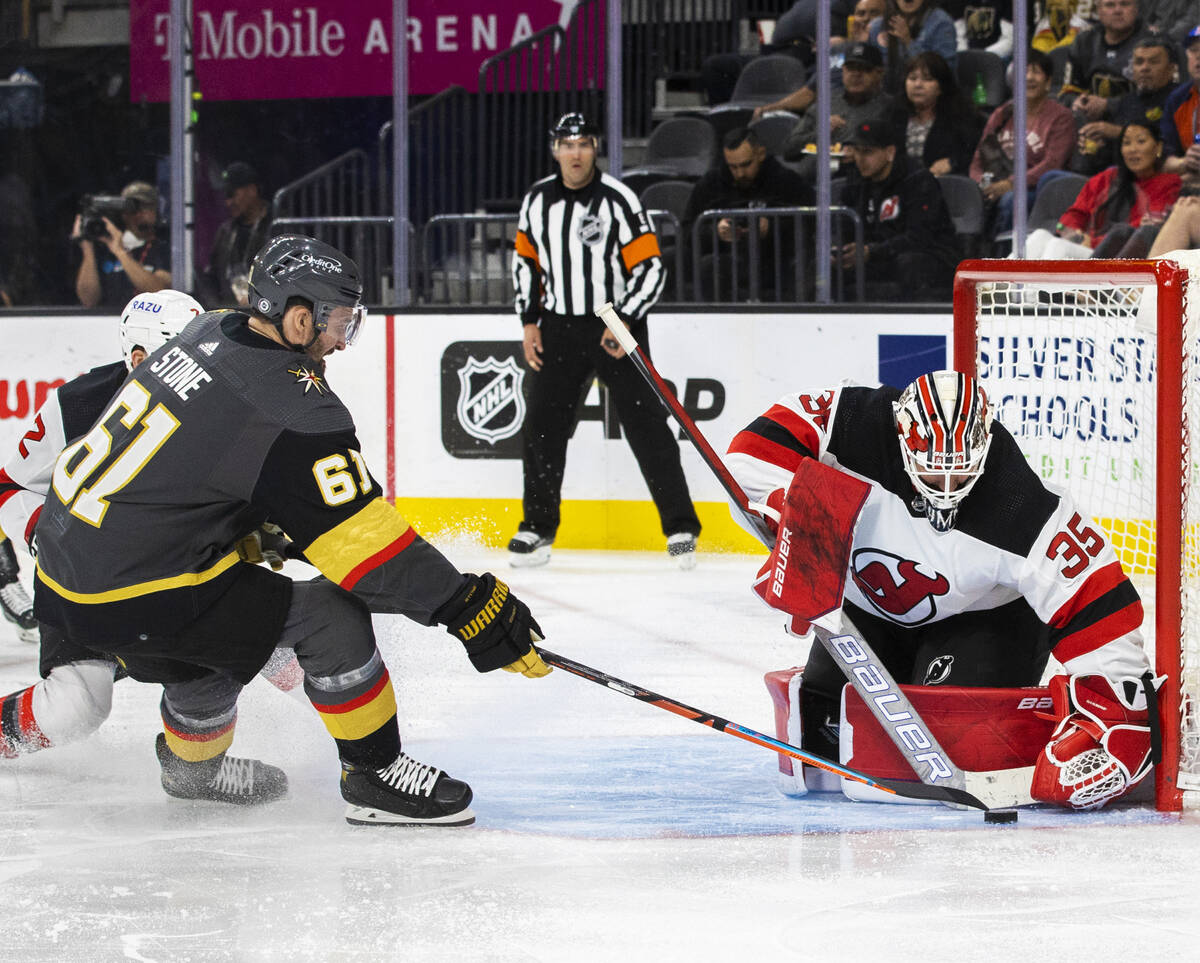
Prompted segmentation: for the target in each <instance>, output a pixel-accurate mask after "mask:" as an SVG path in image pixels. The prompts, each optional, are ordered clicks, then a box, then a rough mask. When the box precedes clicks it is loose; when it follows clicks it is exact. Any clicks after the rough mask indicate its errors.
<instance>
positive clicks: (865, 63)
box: [750, 0, 885, 146]
mask: <svg viewBox="0 0 1200 963" xmlns="http://www.w3.org/2000/svg"><path fill="white" fill-rule="evenodd" d="M884 3H885V0H858V5H857V6H856V7H855V8H854V16H853V17H851V18H850V20H851V22H852V24H860V25H861V24H863V23H868V24H869V23H870V21H871V19H873V17H874V16H877V15H879V14H881V13H882V12H883V9H884ZM851 32H852V33H854V34H856V35H857V34H858V33H859V32H861V31H860V29H859V28H858V27H855V28H853V29H852V31H851ZM847 67H851V69H852V70H857V71H858V72H859V74H860V76H859V77H857V78H855V79H851V78H848V77H847V76H846V68H847ZM873 71H877V73H872V72H873ZM833 73H834V75H835V76H836V77H837V79H838V83H831V84H830V86H829V97H830V109H829V110H830V115H831V116H836V115H842V116H843V119H845V115H844V114H842V112H841V111H840V110H839V109H838V107H839V106H840V104H842V103H844V104H848V105H851V104H852V105H858V104H859V103H861V99H862V97H863V96H864V94H866V93H867V92H869V93H870V94H871V95H872V96H874V95H875V94H878V93H879V92H880V91H881V90H882V89H883V52H882V51H881V50H880V49H879V48H878V47H877V46H876V45H875V44H868V43H867V42H866V40H855V41H853V42H852V43H850V44H849V45H847V46H846V50H845V53H844V55H843V59H842V67H841V70H840V71H838V70H836V69H835V70H834V72H833ZM831 80H832V78H831ZM842 94H845V95H846V97H845V98H843V99H842V100H839V98H840V97H841V95H842ZM816 100H817V78H816V75H815V74H813V75H811V76H810V77H809V79H808V82H807V83H806V84H805V85H804V86H803V87H801V88H800V89H799V90H793V91H792V92H791V93H790V94H788V95H787V96H786V97H781V98H780V99H779V100H776V101H773V102H771V103H769V104H764V105H763V106H761V107H755V108H754V113H753V115H752V116H751V118H750V119H751V121H755V120H758V119H759V118H760V117H761V116H762V115H763V114H765V113H769V112H773V111H778V110H790V111H791V112H792V113H794V114H801V115H805V116H807V113H806V112H808V110H809V108H810V107H811V106H812V105H813V104H814V103H816ZM814 126H815V121H811V120H810V126H809V130H810V131H811V130H812V129H813V128H814ZM842 126H844V124H834V125H833V129H834V130H837V129H838V128H840V127H842ZM809 139H811V136H810V138H809ZM804 143H805V144H806V143H808V140H805V141H804ZM802 146H803V145H802Z"/></svg>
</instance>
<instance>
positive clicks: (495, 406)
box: [457, 356, 525, 444]
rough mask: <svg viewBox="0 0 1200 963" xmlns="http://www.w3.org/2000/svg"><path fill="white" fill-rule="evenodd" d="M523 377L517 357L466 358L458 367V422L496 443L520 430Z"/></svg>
mask: <svg viewBox="0 0 1200 963" xmlns="http://www.w3.org/2000/svg"><path fill="white" fill-rule="evenodd" d="M524 378H525V372H524V370H523V369H522V368H521V367H520V366H519V365H518V364H517V360H516V358H512V357H509V358H505V359H504V360H503V361H497V360H496V359H495V358H494V357H488V358H487V360H486V361H480V360H479V359H478V358H476V357H474V356H471V357H469V358H467V363H466V364H465V365H463V366H462V367H461V368H459V369H458V382H459V393H458V407H457V410H458V420H459V423H460V424H461V425H462V426H463V428H464V429H465V430H466V432H467V434H468V435H470V436H471V437H473V438H478V439H479V440H480V441H486V442H487V443H488V444H495V443H496V442H498V441H502V440H503V439H505V438H511V437H512V436H513V435H515V434H516V433H517V432H519V431H520V430H521V424H522V423H523V422H524V420H525V396H524V394H522V392H521V382H522V381H523V380H524Z"/></svg>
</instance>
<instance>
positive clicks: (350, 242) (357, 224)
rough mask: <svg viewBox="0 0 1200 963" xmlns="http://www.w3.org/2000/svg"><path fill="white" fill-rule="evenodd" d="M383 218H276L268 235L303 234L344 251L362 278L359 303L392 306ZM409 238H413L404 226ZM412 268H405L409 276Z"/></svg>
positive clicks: (388, 230)
mask: <svg viewBox="0 0 1200 963" xmlns="http://www.w3.org/2000/svg"><path fill="white" fill-rule="evenodd" d="M394 220H395V219H394V218H392V217H388V216H385V215H357V214H356V215H327V216H324V217H277V218H275V219H274V220H273V221H272V222H271V234H272V235H273V236H275V237H278V236H279V235H280V234H291V233H297V234H307V235H308V236H309V237H315V238H316V239H317V240H319V241H324V242H325V243H327V244H332V245H333V246H334V247H336V248H337V249H338V250H340V251H345V252H346V253H347V254H348V255H350V257H352V258H353V259H354V261H355V263H356V264H357V265H358V269H359V272H360V273H361V274H362V278H363V301H364V302H365V303H367V304H394V303H395V291H396V285H395V284H394V283H393V279H392V224H393V222H394ZM408 233H409V237H410V238H411V237H412V236H413V234H414V231H413V226H412V224H411V222H410V223H409V224H408ZM411 275H412V267H411V265H410V267H409V276H410V277H411Z"/></svg>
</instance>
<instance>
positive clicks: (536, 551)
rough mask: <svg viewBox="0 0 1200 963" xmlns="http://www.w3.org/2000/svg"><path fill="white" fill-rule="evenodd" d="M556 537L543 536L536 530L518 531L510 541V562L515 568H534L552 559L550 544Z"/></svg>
mask: <svg viewBox="0 0 1200 963" xmlns="http://www.w3.org/2000/svg"><path fill="white" fill-rule="evenodd" d="M553 544H554V539H552V538H543V537H542V536H541V535H538V534H537V533H535V532H526V531H520V532H517V534H516V535H514V536H513V537H512V538H511V539H510V540H509V542H508V564H509V565H511V566H512V567H513V568H533V567H534V566H536V565H545V564H546V563H547V562H548V561H550V546H552V545H553Z"/></svg>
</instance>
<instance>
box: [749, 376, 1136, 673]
mask: <svg viewBox="0 0 1200 963" xmlns="http://www.w3.org/2000/svg"><path fill="white" fill-rule="evenodd" d="M899 395H900V392H899V391H898V390H896V389H895V388H890V387H881V388H871V387H865V386H861V385H849V384H843V385H841V386H839V387H837V388H832V389H829V390H826V391H823V392H814V393H798V394H792V395H788V396H786V397H784V398H782V399H781V400H780V401H779V402H778V403H776V404H775V405H773V406H772V407H771V408H770V409H768V410H767V411H766V412H765V413H764V414H763V415H761V416H760V417H759V418H757V419H756V420H755V421H754V422H752V423H751V424H750V425H749V426H748V427H747V428H745V429H744V430H742V431H741V432H739V433H738V434H737V435H735V436H734V438H733V441H732V442H731V443H730V446H729V456H728V462H727V463H728V466H729V469H730V471H731V472H732V473H733V475H734V477H735V478H737V480H738V482H739V483H740V484H741V486H742V488H743V489H744V490H745V492H746V494H747V496H749V498H750V500H751V501H757V502H765V501H766V499H767V497H768V496H769V495H770V493H771V492H772V491H774V490H775V489H778V488H782V489H784V490H785V491H786V490H787V487H788V484H789V483H790V481H791V478H792V475H793V474H794V472H795V470H796V466H797V465H798V464H799V462H800V459H802V458H817V459H819V460H820V461H821V462H823V463H824V464H826V465H831V466H833V467H835V468H837V469H839V470H841V471H844V472H846V473H848V474H850V475H853V476H855V477H856V478H859V479H861V480H863V481H865V482H868V483H869V484H870V485H871V491H870V494H869V496H868V498H867V501H866V504H865V505H864V507H863V510H862V512H861V514H860V515H859V518H858V522H857V524H856V526H855V529H854V535H853V545H852V548H851V552H850V566H849V572H848V573H847V574H848V578H847V579H846V589H845V598H846V600H847V601H849V602H851V603H853V604H854V605H856V606H858V607H859V608H861V609H863V610H864V611H867V612H870V613H872V614H874V615H877V616H879V617H880V618H883V619H886V620H888V621H890V622H892V623H894V624H897V625H901V626H912V627H917V626H920V625H923V624H926V623H929V622H933V621H937V620H940V619H945V618H947V617H948V616H951V615H956V614H958V613H960V612H968V611H973V612H986V611H987V610H989V609H994V608H998V607H1000V606H1002V605H1005V604H1007V603H1009V602H1012V601H1014V600H1016V599H1018V598H1024V599H1025V601H1026V602H1027V603H1028V604H1029V606H1030V607H1031V608H1032V609H1033V611H1034V612H1035V613H1036V615H1037V617H1038V618H1039V619H1040V620H1041V621H1042V622H1043V623H1044V624H1045V625H1046V626H1047V627H1048V630H1049V641H1050V644H1051V645H1052V646H1053V651H1054V656H1055V658H1057V659H1058V661H1059V662H1061V663H1063V664H1064V666H1065V667H1066V668H1067V671H1069V672H1099V673H1102V674H1104V675H1106V676H1108V677H1109V678H1122V677H1128V676H1140V675H1141V674H1142V673H1143V672H1145V671H1146V670H1147V669H1148V668H1149V665H1148V662H1147V660H1146V656H1145V654H1144V652H1143V649H1142V638H1141V629H1140V626H1141V623H1142V617H1143V613H1142V604H1141V601H1140V599H1139V598H1138V595H1137V591H1136V589H1135V588H1134V587H1133V584H1132V583H1131V582H1130V581H1129V578H1128V577H1127V576H1126V574H1125V572H1124V570H1123V569H1122V567H1121V563H1120V561H1119V559H1118V558H1117V556H1116V553H1115V552H1114V551H1113V548H1112V546H1111V545H1110V544H1109V542H1108V540H1107V538H1106V537H1105V535H1104V532H1103V530H1102V529H1100V528H1099V527H1098V526H1096V525H1094V524H1093V523H1092V521H1091V519H1090V518H1089V517H1088V516H1087V515H1085V514H1083V513H1082V512H1081V511H1080V509H1079V508H1078V507H1076V506H1075V505H1074V504H1073V503H1072V501H1071V499H1070V498H1069V497H1068V496H1067V495H1066V494H1065V493H1061V492H1056V491H1051V490H1050V489H1048V488H1047V487H1046V486H1045V485H1044V484H1043V483H1042V481H1041V479H1039V478H1038V477H1037V475H1036V474H1035V473H1034V471H1033V469H1031V468H1030V467H1029V465H1028V463H1027V462H1026V460H1025V457H1024V456H1023V455H1022V454H1021V451H1020V449H1019V448H1018V446H1017V443H1016V441H1015V440H1014V439H1013V437H1012V435H1011V434H1009V432H1008V431H1007V429H1005V428H1004V426H1003V425H1001V424H1000V423H999V422H995V421H994V422H993V423H992V434H993V441H992V445H991V449H990V450H989V452H988V457H987V461H986V463H985V468H984V473H983V476H982V477H981V478H980V479H979V481H978V482H977V483H976V485H975V487H974V488H973V489H972V490H971V491H970V493H969V494H968V495H967V496H966V497H965V498H964V499H963V501H962V502H961V503H960V505H959V510H958V517H957V522H956V524H955V527H954V528H953V529H952V530H951V531H949V532H946V533H944V534H939V533H938V532H936V531H934V529H933V527H932V526H931V525H930V524H929V522H928V521H927V520H926V518H925V514H924V511H923V506H921V505H917V504H915V502H916V500H917V499H918V498H919V496H918V495H917V493H916V492H915V491H914V489H913V485H912V483H911V481H910V480H909V477H908V475H907V473H906V472H905V470H904V465H903V462H902V459H901V454H900V442H899V437H898V435H897V432H896V427H895V420H894V415H893V411H892V402H893V401H895V400H896V399H897V398H898V397H899ZM734 517H735V518H736V517H737V514H736V513H735V516H734ZM751 534H757V533H753V532H752V533H751Z"/></svg>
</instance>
